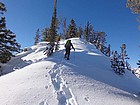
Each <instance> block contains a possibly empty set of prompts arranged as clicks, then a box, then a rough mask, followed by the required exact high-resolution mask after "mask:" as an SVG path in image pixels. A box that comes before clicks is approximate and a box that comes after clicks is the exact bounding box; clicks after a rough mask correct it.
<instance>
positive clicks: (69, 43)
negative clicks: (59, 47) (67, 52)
mask: <svg viewBox="0 0 140 105" xmlns="http://www.w3.org/2000/svg"><path fill="white" fill-rule="evenodd" d="M70 46H71V40H67V42H66V44H65V47H66V48H67V47H70Z"/></svg>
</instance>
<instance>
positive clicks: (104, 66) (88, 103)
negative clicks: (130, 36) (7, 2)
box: [0, 38, 140, 105]
mask: <svg viewBox="0 0 140 105" xmlns="http://www.w3.org/2000/svg"><path fill="white" fill-rule="evenodd" d="M71 40H72V43H73V45H74V47H75V49H76V51H75V52H74V51H73V49H72V50H71V55H70V60H65V59H64V52H65V50H64V44H65V42H66V41H64V40H62V41H61V42H60V51H58V52H56V53H54V54H53V55H52V56H51V57H47V56H46V55H44V53H43V51H44V50H45V48H46V45H47V43H45V42H42V43H40V44H38V45H35V46H32V47H30V48H29V51H27V52H22V53H20V54H18V55H17V56H16V57H14V58H12V60H11V61H10V62H8V64H6V65H4V66H3V67H2V69H3V72H4V75H3V76H1V77H0V85H1V86H0V105H140V95H139V92H140V79H137V78H136V77H135V76H134V75H133V74H131V73H130V72H129V71H126V73H125V74H124V75H118V74H116V73H114V71H113V70H112V69H111V67H110V61H109V58H107V57H105V56H104V55H102V53H101V52H99V51H98V50H97V49H96V48H95V46H94V45H92V44H89V43H86V42H85V41H84V40H81V39H78V38H74V39H71Z"/></svg>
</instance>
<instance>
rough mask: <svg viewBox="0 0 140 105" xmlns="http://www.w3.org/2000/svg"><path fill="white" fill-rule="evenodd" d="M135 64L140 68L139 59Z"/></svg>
mask: <svg viewBox="0 0 140 105" xmlns="http://www.w3.org/2000/svg"><path fill="white" fill-rule="evenodd" d="M137 65H138V68H140V60H138V63H137Z"/></svg>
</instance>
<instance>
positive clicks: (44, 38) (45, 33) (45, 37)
mask: <svg viewBox="0 0 140 105" xmlns="http://www.w3.org/2000/svg"><path fill="white" fill-rule="evenodd" d="M49 30H50V29H49V28H45V29H44V30H43V31H42V41H49V39H48V36H49Z"/></svg>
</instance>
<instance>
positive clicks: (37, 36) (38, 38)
mask: <svg viewBox="0 0 140 105" xmlns="http://www.w3.org/2000/svg"><path fill="white" fill-rule="evenodd" d="M34 39H35V42H34V45H36V44H37V43H39V40H40V31H39V29H37V32H36V36H35V38H34Z"/></svg>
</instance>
